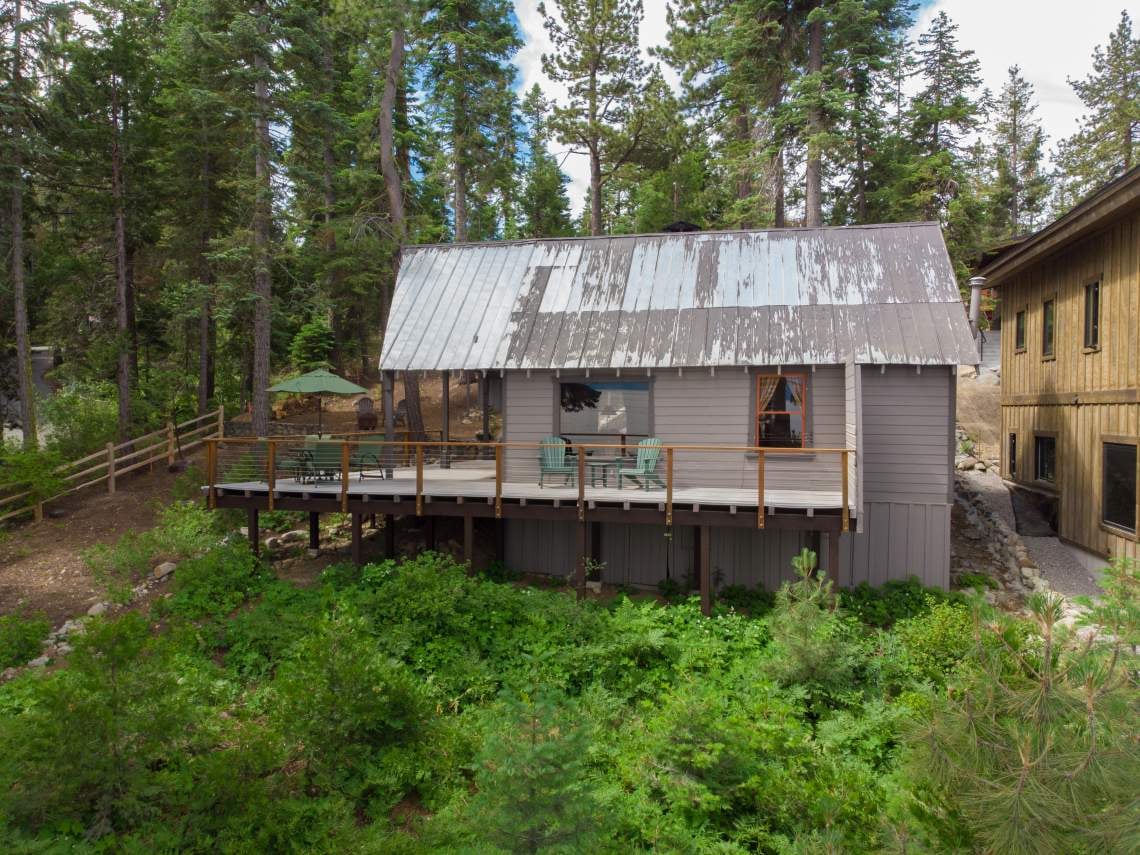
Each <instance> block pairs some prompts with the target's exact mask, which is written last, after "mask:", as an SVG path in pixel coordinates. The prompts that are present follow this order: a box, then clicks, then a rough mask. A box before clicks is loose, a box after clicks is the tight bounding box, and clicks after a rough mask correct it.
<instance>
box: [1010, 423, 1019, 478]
mask: <svg viewBox="0 0 1140 855" xmlns="http://www.w3.org/2000/svg"><path fill="white" fill-rule="evenodd" d="M1009 474H1010V477H1011V478H1013V477H1016V476H1017V434H1015V433H1011V434H1010V435H1009Z"/></svg>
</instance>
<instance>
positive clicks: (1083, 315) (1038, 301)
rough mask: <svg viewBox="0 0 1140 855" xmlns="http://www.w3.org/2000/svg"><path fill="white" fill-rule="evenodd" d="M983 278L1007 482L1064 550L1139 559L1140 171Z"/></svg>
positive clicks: (1000, 255)
mask: <svg viewBox="0 0 1140 855" xmlns="http://www.w3.org/2000/svg"><path fill="white" fill-rule="evenodd" d="M978 273H979V277H984V280H985V282H984V284H985V286H986V287H993V288H996V289H997V292H998V294H999V295H1000V297H1001V312H1002V332H1003V334H1002V353H1001V382H1002V406H1001V436H1002V462H1001V466H1002V475H1003V476H1004V477H1005V478H1006V479H1007V480H1008V481H1010V482H1012V483H1013V484H1014V485H1015V487H1016V489H1019V490H1024V491H1026V492H1027V493H1032V494H1034V495H1036V496H1038V497H1041V498H1043V499H1044V500H1045V504H1047V505H1051V506H1052V508H1053V510H1054V514H1055V519H1056V526H1057V531H1058V534H1059V535H1060V536H1061V537H1062V538H1064V539H1065V540H1067V541H1069V542H1071V543H1074V544H1076V545H1079V546H1081V547H1084V548H1085V549H1087V550H1091V551H1092V552H1094V553H1096V554H1098V555H1101V556H1110V555H1125V556H1132V557H1136V556H1137V555H1138V550H1137V499H1138V493H1137V481H1138V479H1140V475H1138V472H1140V470H1138V466H1140V461H1138V455H1137V442H1138V437H1140V168H1137V169H1133V170H1131V171H1130V172H1128V173H1127V174H1125V175H1124V176H1122V177H1121V178H1119V179H1117V180H1116V181H1114V182H1112V183H1111V184H1109V185H1107V186H1106V187H1104V188H1102V189H1101V190H1100V191H1099V192H1097V193H1096V194H1094V195H1093V196H1091V197H1090V198H1089V199H1087V200H1086V201H1084V202H1083V203H1081V204H1080V205H1078V206H1077V207H1075V208H1074V209H1073V210H1071V211H1069V212H1068V213H1067V214H1065V215H1064V216H1063V217H1061V218H1060V219H1058V220H1056V221H1055V222H1053V223H1051V224H1050V225H1048V226H1046V227H1045V228H1043V229H1042V230H1040V231H1039V232H1037V233H1035V234H1033V235H1030V236H1028V237H1026V238H1024V239H1022V240H1020V241H1017V242H1015V243H1013V244H1012V245H1009V246H1006V247H1004V248H1003V249H1002V250H1000V251H999V252H997V253H996V254H995V255H992V256H991V257H989V258H988V259H987V260H986V261H985V262H984V265H983V266H982V268H981V269H980V270H979V271H978ZM979 284H981V283H979Z"/></svg>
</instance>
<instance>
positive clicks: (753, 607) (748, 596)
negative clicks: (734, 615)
mask: <svg viewBox="0 0 1140 855" xmlns="http://www.w3.org/2000/svg"><path fill="white" fill-rule="evenodd" d="M716 600H717V603H721V604H723V605H726V606H731V607H732V608H734V609H736V610H737V611H742V612H745V613H746V614H748V615H751V616H752V617H763V616H764V615H766V614H767V613H768V612H770V611H771V610H772V606H773V605H774V604H775V602H776V593H775V591H765V590H764V589H763V588H761V587H755V588H748V587H745V586H744V585H727V586H725V587H724V588H721V589H720V591H719V592H718V593H717V597H716Z"/></svg>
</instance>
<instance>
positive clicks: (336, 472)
mask: <svg viewBox="0 0 1140 855" xmlns="http://www.w3.org/2000/svg"><path fill="white" fill-rule="evenodd" d="M340 449H341V444H340V443H339V442H333V441H331V440H320V439H317V438H316V437H305V451H307V452H308V453H309V455H310V460H309V463H308V466H309V470H310V473H309V477H310V478H311V480H313V481H335V480H337V479H339V478H340V469H341V462H342V460H341V450H340Z"/></svg>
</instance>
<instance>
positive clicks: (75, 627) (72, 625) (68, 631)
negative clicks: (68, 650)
mask: <svg viewBox="0 0 1140 855" xmlns="http://www.w3.org/2000/svg"><path fill="white" fill-rule="evenodd" d="M86 631H87V624H86V623H84V622H83V619H82V618H72V619H71V620H69V621H66V622H65V623H64V624H63V626H61V627H60V628H59V629H57V630H56V631H55V634H56V635H57V636H59V637H60V638H67V637H69V636H72V635H83V633H85V632H86Z"/></svg>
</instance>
